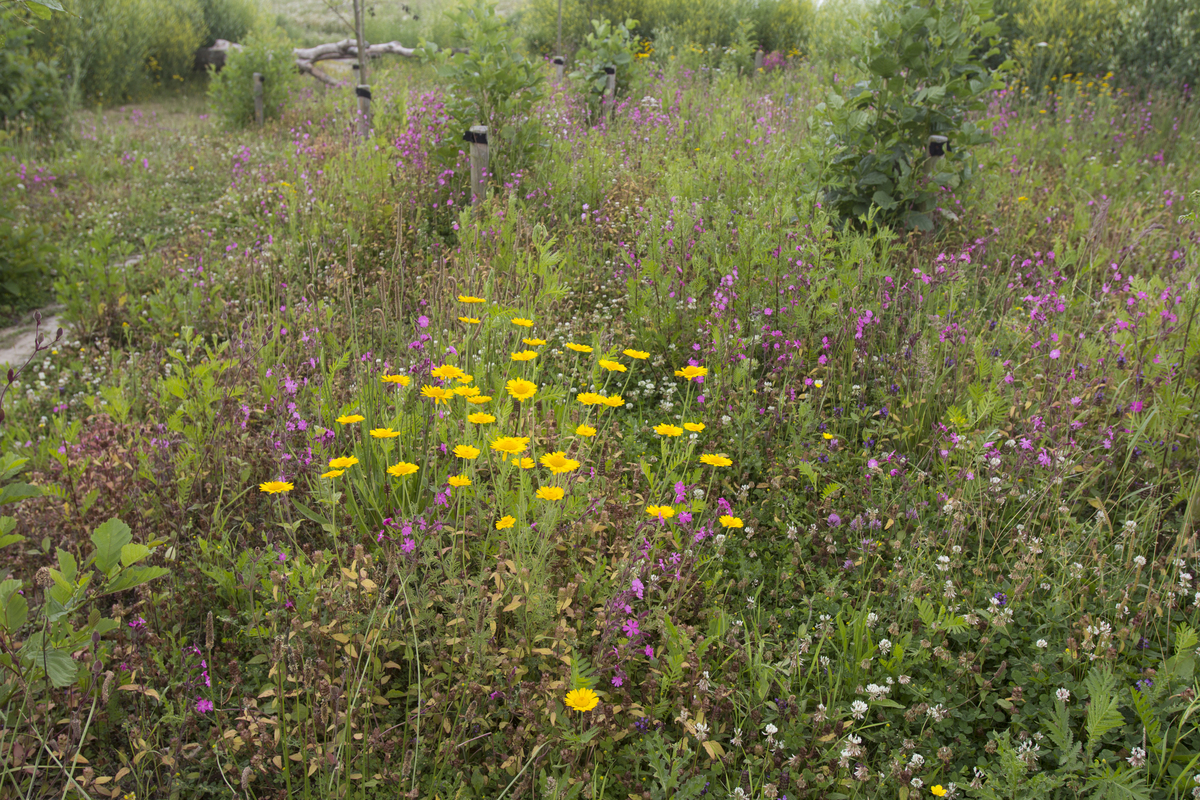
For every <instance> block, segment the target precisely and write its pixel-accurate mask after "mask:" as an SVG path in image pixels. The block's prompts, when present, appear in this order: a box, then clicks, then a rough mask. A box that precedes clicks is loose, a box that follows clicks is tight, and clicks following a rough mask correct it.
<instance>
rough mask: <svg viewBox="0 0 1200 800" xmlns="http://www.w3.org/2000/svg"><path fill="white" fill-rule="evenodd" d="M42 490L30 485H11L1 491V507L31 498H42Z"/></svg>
mask: <svg viewBox="0 0 1200 800" xmlns="http://www.w3.org/2000/svg"><path fill="white" fill-rule="evenodd" d="M41 496H42V490H41V489H39V488H38V487H36V486H32V485H30V484H28V483H10V484H9V485H8V486H5V487H4V489H2V490H0V506H3V505H8V504H9V503H19V502H20V501H22V500H28V499H29V498H31V497H41Z"/></svg>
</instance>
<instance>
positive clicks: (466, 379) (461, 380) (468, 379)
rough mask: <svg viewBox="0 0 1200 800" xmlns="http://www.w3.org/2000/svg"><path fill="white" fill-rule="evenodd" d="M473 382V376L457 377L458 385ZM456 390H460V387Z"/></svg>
mask: <svg viewBox="0 0 1200 800" xmlns="http://www.w3.org/2000/svg"><path fill="white" fill-rule="evenodd" d="M473 380H475V376H474V375H459V376H458V382H459V383H470V382H471V381H473ZM458 388H460V389H461V388H462V387H461V386H460V387H458Z"/></svg>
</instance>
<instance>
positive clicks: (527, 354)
mask: <svg viewBox="0 0 1200 800" xmlns="http://www.w3.org/2000/svg"><path fill="white" fill-rule="evenodd" d="M537 357H538V354H537V351H536V350H522V351H521V352H519V353H513V354H512V360H513V361H533V360H534V359H535V358H537Z"/></svg>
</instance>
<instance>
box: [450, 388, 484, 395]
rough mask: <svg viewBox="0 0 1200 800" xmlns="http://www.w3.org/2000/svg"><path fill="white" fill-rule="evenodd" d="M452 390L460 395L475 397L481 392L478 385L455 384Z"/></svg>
mask: <svg viewBox="0 0 1200 800" xmlns="http://www.w3.org/2000/svg"><path fill="white" fill-rule="evenodd" d="M450 391H452V392H454V393H455V394H456V395H458V396H459V397H474V396H475V395H477V394H479V387H478V386H455V387H454V388H453V389H451V390H450Z"/></svg>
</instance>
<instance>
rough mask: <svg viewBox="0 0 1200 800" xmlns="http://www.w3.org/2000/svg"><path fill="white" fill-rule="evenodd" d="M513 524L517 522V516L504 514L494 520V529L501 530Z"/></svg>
mask: <svg viewBox="0 0 1200 800" xmlns="http://www.w3.org/2000/svg"><path fill="white" fill-rule="evenodd" d="M515 524H517V518H516V517H514V516H511V515H509V514H505V515H504V516H503V517H501V518H500V519H498V520H496V530H498V531H502V530H504V529H505V528H511V527H512V526H513V525H515Z"/></svg>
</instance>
